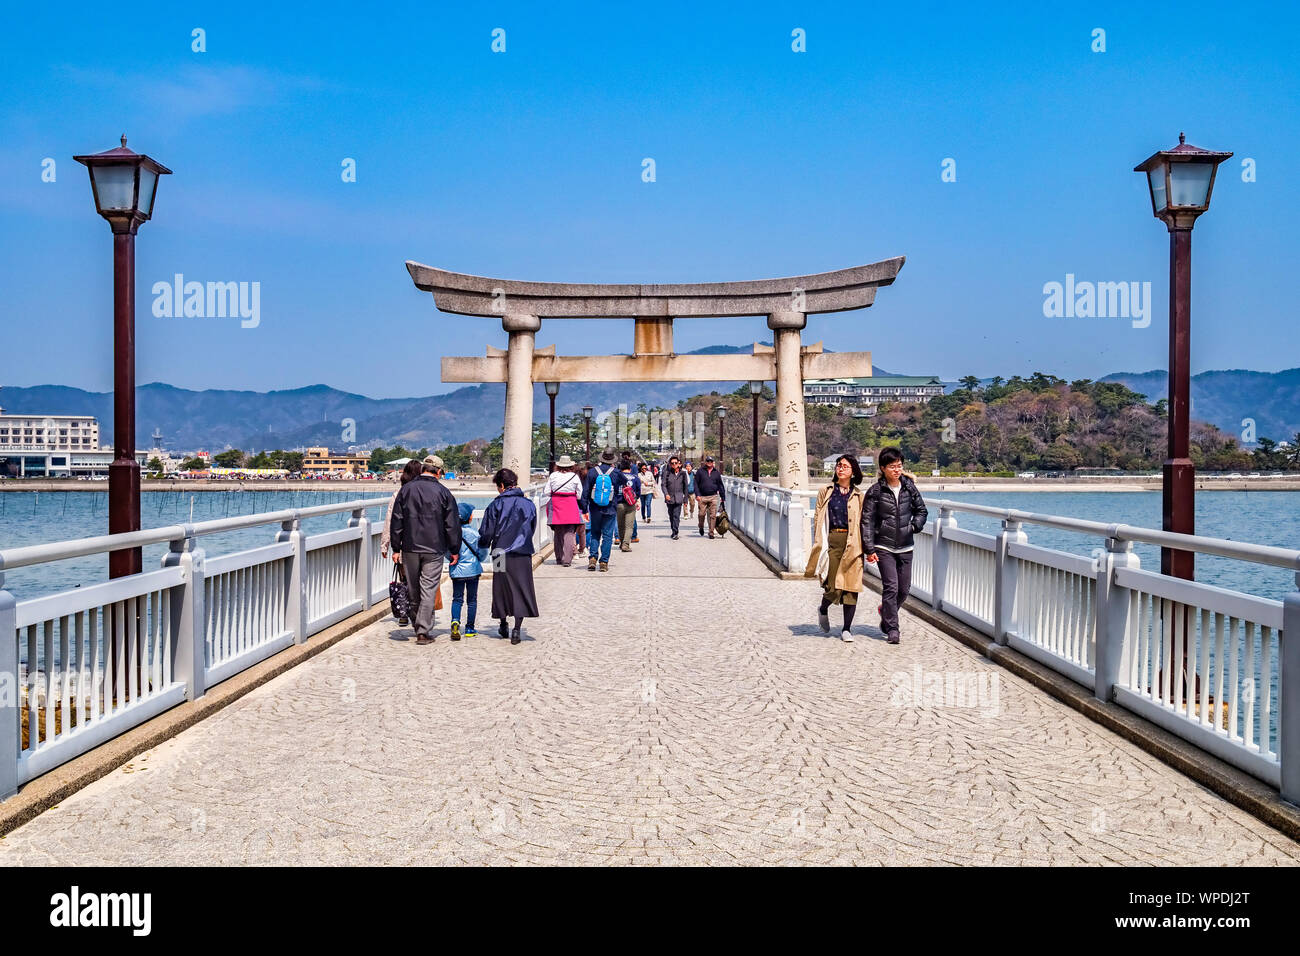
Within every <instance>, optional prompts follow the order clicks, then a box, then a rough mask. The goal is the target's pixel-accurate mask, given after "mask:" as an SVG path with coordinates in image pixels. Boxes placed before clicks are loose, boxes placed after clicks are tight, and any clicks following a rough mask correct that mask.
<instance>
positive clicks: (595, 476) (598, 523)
mask: <svg viewBox="0 0 1300 956" xmlns="http://www.w3.org/2000/svg"><path fill="white" fill-rule="evenodd" d="M625 484H627V479H626V478H625V477H624V476H623V473H622V472H620V471H619V470H618V469H617V468H615V467H614V452H613V451H611V450H609V449H606V450H605V451H604V452H603V453H602V454H601V456H600V464H599V465H596V466H595V467H594V468H592V469H591V470H590V471H588V472H587V483H586V485H585V486H584V487H583V490H582V498H583V504H585V505H586V508H587V514H588V516H589V517H590V520H591V531H590V533H589V534H588V535H587V542H588V546H587V570H588V571H595V570H596V562H597V560H598V559H599V561H600V570H602V571H608V570H609V552H610V547H611V546H612V545H613V542H614V524H615V522H616V521H617V520H618V502H619V500H620V499H621V498H622V488H623V485H625Z"/></svg>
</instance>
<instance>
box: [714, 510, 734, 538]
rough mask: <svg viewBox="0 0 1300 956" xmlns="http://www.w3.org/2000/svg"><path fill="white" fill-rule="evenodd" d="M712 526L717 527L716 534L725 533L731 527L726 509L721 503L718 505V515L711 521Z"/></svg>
mask: <svg viewBox="0 0 1300 956" xmlns="http://www.w3.org/2000/svg"><path fill="white" fill-rule="evenodd" d="M713 527H714V528H716V529H717V532H718V534H720V535H722V534H726V533H727V531H728V530H729V529H730V528H731V519H730V518H728V517H727V509H726V508H724V507H723V506H722V505H721V504H719V505H718V517H717V518H716V519H715V520H714V522H713Z"/></svg>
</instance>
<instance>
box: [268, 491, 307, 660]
mask: <svg viewBox="0 0 1300 956" xmlns="http://www.w3.org/2000/svg"><path fill="white" fill-rule="evenodd" d="M275 540H276V541H288V542H290V543H291V544H292V545H293V551H292V552H291V553H290V555H289V569H288V571H287V572H286V577H287V578H288V581H287V585H288V587H287V589H286V593H287V594H288V598H287V601H288V606H287V607H286V608H285V609H284V626H285V627H286V628H287V629H288V630H289V631H290V632H292V634H293V642H294V643H295V644H301V643H303V642H304V641H305V640H307V625H308V623H309V622H310V620H311V618H310V617H309V616H308V612H307V536H306V535H304V534H303V533H302V521H301V520H300V519H299V518H298V512H297V511H295V512H294V513H293V517H292V518H290V519H289V520H288V521H283V522H281V523H280V531H279V533H278V534H276V536H275Z"/></svg>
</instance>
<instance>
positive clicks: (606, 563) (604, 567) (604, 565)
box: [600, 561, 609, 571]
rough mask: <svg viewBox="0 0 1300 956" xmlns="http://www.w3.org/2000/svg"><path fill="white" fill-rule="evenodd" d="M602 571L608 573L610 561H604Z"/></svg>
mask: <svg viewBox="0 0 1300 956" xmlns="http://www.w3.org/2000/svg"><path fill="white" fill-rule="evenodd" d="M600 569H601V570H602V571H608V570H609V562H608V561H602V562H600Z"/></svg>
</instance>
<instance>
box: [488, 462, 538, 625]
mask: <svg viewBox="0 0 1300 956" xmlns="http://www.w3.org/2000/svg"><path fill="white" fill-rule="evenodd" d="M492 483H493V484H495V485H496V486H497V496H496V497H495V498H493V499H492V501H491V502H490V503H489V504H488V506H487V507H486V508H485V509H484V510H483V520H482V522H480V524H479V530H478V534H479V544H480V545H482V546H483V547H484V548H487V549H488V550H489V551H490V552H491V554H492V616H493V617H494V618H496V619H497V620H498V621H499V622H500V625H499V626H498V628H497V633H498V634H499V635H501V637H503V638H504V637H505V636H506V619H507V618H511V617H513V618H514V619H515V626H514V628H513V629H512V630H511V631H510V632H509V636H510V643H511V644H518V643H519V640H520V638H519V629H520V628H521V627H523V623H524V618H526V617H537V616H538V610H537V592H536V590H534V588H533V532H534V531H535V530H536V529H537V508H536V507H535V506H534V505H533V503H532V502H531V501H529V500H528V499H527V498H525V497H524V493H523V491H522V490H520V488H519V477H518V476H517V475H516V474H515V473H514V472H513V471H511V470H510V469H509V468H502V469H501V470H499V471H498V472H497V473H496V474H495V475H493V476H492Z"/></svg>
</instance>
